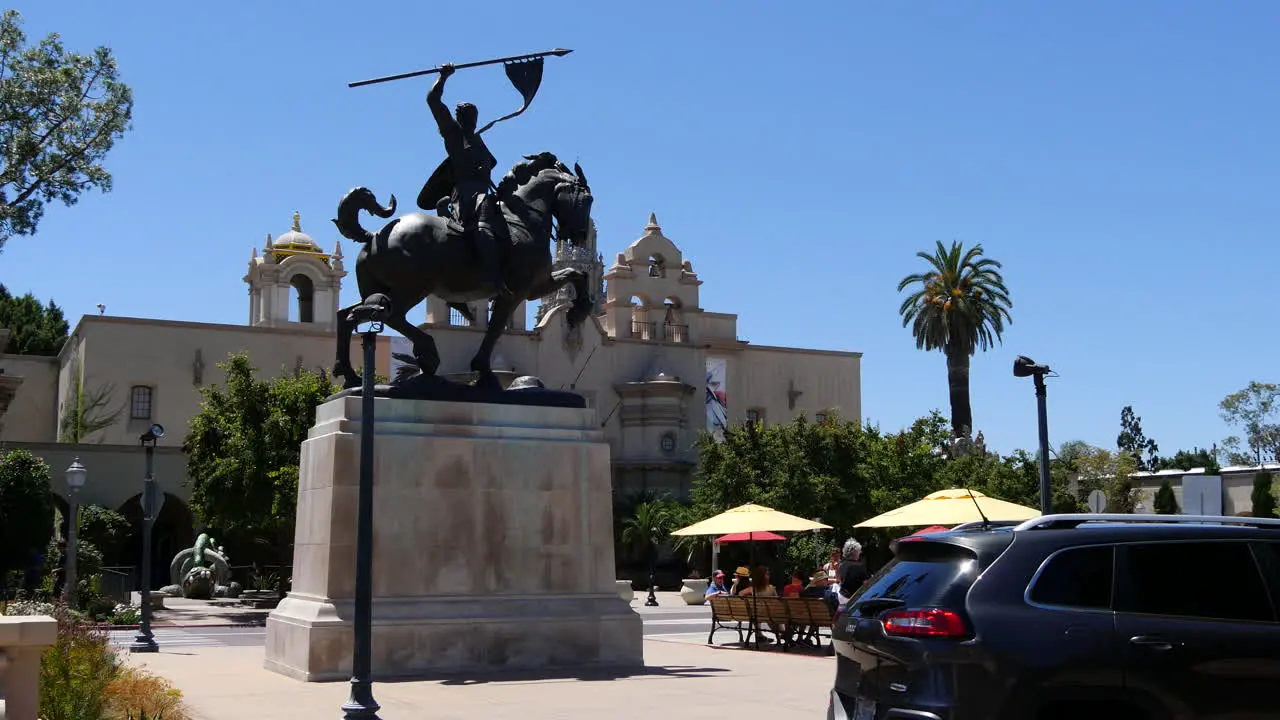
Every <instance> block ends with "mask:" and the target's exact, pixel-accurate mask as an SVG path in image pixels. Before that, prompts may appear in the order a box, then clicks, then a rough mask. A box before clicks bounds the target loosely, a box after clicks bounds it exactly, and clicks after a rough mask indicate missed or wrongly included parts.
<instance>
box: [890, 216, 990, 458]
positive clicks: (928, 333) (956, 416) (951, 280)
mask: <svg viewBox="0 0 1280 720" xmlns="http://www.w3.org/2000/svg"><path fill="white" fill-rule="evenodd" d="M916 255H917V256H918V257H920V258H922V259H924V261H925V262H927V263H929V271H928V272H923V273H916V274H914V275H908V276H906V277H905V278H903V279H902V282H900V283H898V292H902V291H903V290H905V289H907V288H908V287H911V286H913V285H914V286H917V287H915V288H913V290H912V292H911V294H910V295H908V296H907V298H906V299H905V300H903V301H902V306H901V307H900V308H898V313H899V314H900V315H902V326H903V327H906V326H907V325H911V334H912V335H914V336H915V338H916V347H917V348H920V349H923V350H941V351H942V352H943V354H945V355H946V357H947V383H948V385H949V386H950V388H951V432H952V435H953V436H956V437H960V436H964V437H968V436H969V435H970V433H972V432H973V408H972V407H971V405H970V403H969V358H971V357H972V356H973V354H974V353H975V352H977V351H978V350H979V349H981V350H987V349H988V348H990V347H993V346H994V345H995V344H996V343H997V342H999V341H1001V340H1002V337H1001V335H1002V333H1003V332H1004V327H1005V324H1006V323H1008V324H1013V318H1012V317H1010V315H1009V309H1010V308H1012V307H1013V303H1012V302H1011V301H1010V300H1009V290H1008V289H1007V288H1005V286H1004V278H1003V277H1001V276H1000V272H999V270H998V268H1000V263H999V262H998V261H996V260H993V259H991V258H989V257H983V255H982V246H981V245H974V246H973V247H971V248H969V249H968V250H965V249H964V246H963V245H961V244H960V243H959V242H952V243H951V247H950V248H947V247H946V246H945V245H943V244H942V242H941V241H939V242H938V246H937V248H936V249H935V250H934V252H933V254H932V255H930V254H929V253H926V252H918V253H916Z"/></svg>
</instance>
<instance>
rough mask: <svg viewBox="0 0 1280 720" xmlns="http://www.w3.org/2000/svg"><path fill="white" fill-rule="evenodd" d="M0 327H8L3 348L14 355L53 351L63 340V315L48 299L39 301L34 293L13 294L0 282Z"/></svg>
mask: <svg viewBox="0 0 1280 720" xmlns="http://www.w3.org/2000/svg"><path fill="white" fill-rule="evenodd" d="M0 327H3V328H8V329H9V344H8V345H6V346H5V348H4V352H7V353H14V354H17V355H57V354H58V352H59V351H60V350H62V345H63V344H64V343H65V342H66V341H67V331H68V329H69V328H68V326H67V319H66V318H65V317H63V316H62V308H60V307H58V306H57V305H56V304H55V303H54V302H53V301H52V300H50V301H49V302H48V303H47V304H43V305H42V304H41V303H40V301H39V300H37V299H36V296H35V295H32V294H31V293H27V294H26V295H23V296H21V297H14V295H13V294H12V293H10V292H9V289H8V288H6V287H5V286H4V285H0Z"/></svg>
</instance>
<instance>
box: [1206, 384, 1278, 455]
mask: <svg viewBox="0 0 1280 720" xmlns="http://www.w3.org/2000/svg"><path fill="white" fill-rule="evenodd" d="M1277 401H1280V385H1277V384H1276V383H1264V382H1257V381H1256V380H1255V381H1253V382H1250V383H1249V384H1248V385H1247V386H1245V388H1244V389H1242V390H1239V391H1237V392H1233V393H1231V394H1230V395H1228V396H1226V397H1225V398H1223V399H1222V402H1221V403H1219V404H1218V409H1219V410H1220V411H1221V413H1222V419H1223V420H1224V421H1226V423H1227V424H1228V425H1233V426H1235V427H1238V428H1239V429H1240V430H1241V432H1243V434H1244V447H1241V441H1240V438H1239V437H1237V436H1234V435H1233V436H1231V437H1229V438H1227V439H1225V440H1223V441H1222V448H1223V451H1224V454H1225V455H1226V458H1227V462H1229V463H1231V464H1232V465H1252V464H1254V463H1260V462H1267V461H1270V460H1274V459H1276V457H1277V453H1276V450H1277V448H1280V422H1277V420H1278V419H1280V418H1277V417H1276V415H1277V412H1278V411H1280V405H1277ZM1245 448H1247V452H1246V450H1245Z"/></svg>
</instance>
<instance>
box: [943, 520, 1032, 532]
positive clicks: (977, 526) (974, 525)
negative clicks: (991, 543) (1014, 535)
mask: <svg viewBox="0 0 1280 720" xmlns="http://www.w3.org/2000/svg"><path fill="white" fill-rule="evenodd" d="M1020 522H1021V521H1020V520H974V521H973V522H967V523H962V524H960V525H957V526H955V527H953V528H951V530H950V532H958V531H961V530H994V529H996V528H1007V527H1015V526H1017V525H1018V524H1020Z"/></svg>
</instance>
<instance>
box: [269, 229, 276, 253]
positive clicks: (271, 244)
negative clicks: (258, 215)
mask: <svg viewBox="0 0 1280 720" xmlns="http://www.w3.org/2000/svg"><path fill="white" fill-rule="evenodd" d="M274 245H275V243H273V242H271V233H267V249H268V250H270V249H271V248H272V247H273V246H274Z"/></svg>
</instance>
